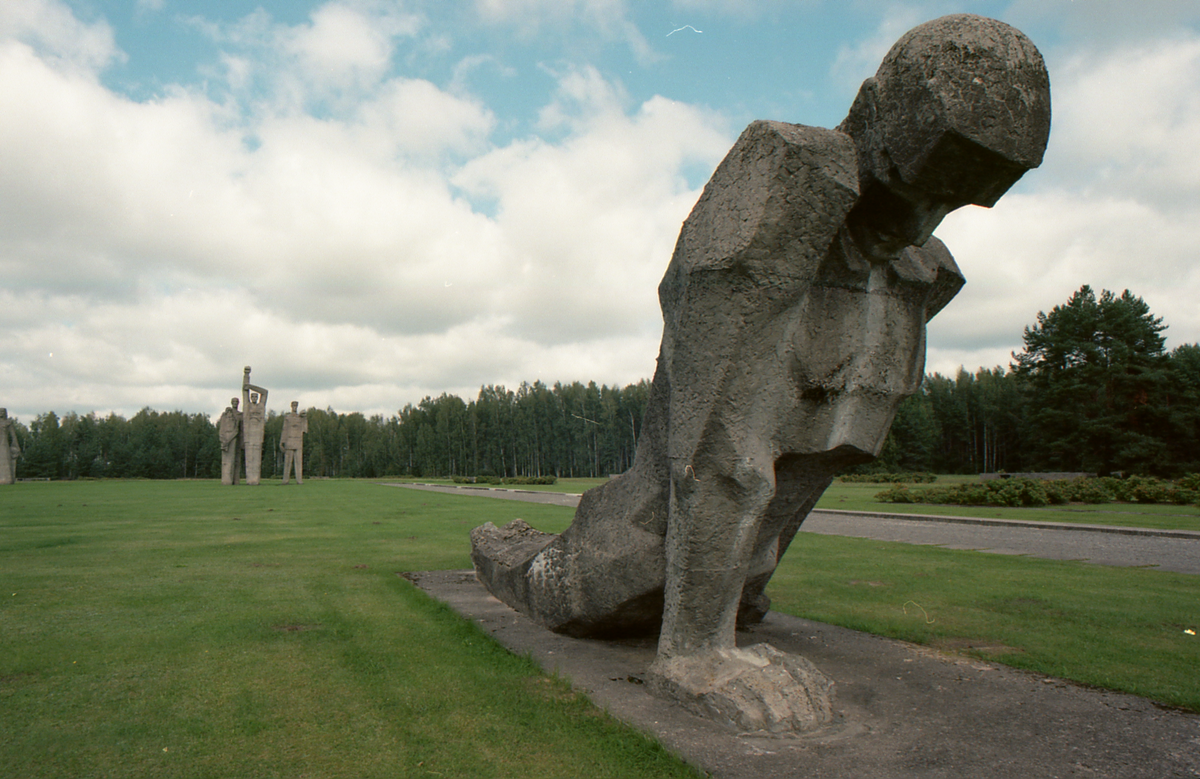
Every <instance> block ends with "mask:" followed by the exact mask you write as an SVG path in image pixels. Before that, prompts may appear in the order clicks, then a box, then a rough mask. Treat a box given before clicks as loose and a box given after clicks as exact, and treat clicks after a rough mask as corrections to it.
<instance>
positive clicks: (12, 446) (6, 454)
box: [0, 408, 21, 484]
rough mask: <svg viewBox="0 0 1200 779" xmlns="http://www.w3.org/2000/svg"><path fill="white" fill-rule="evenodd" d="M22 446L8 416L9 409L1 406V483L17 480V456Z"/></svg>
mask: <svg viewBox="0 0 1200 779" xmlns="http://www.w3.org/2000/svg"><path fill="white" fill-rule="evenodd" d="M20 456H21V447H20V446H18V445H17V431H16V429H15V426H14V425H13V421H12V420H11V419H9V418H8V409H6V408H0V484H13V483H15V482H16V480H17V458H18V457H20Z"/></svg>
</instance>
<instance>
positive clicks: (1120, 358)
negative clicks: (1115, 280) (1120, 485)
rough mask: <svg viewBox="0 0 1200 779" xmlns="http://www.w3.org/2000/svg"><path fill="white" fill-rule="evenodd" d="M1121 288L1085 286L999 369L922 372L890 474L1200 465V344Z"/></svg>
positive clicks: (894, 435)
mask: <svg viewBox="0 0 1200 779" xmlns="http://www.w3.org/2000/svg"><path fill="white" fill-rule="evenodd" d="M1165 329H1166V325H1164V324H1163V323H1162V319H1161V318H1160V317H1156V316H1154V315H1153V314H1152V313H1151V312H1150V308H1149V306H1148V305H1147V304H1146V303H1145V301H1143V300H1142V299H1141V298H1140V297H1137V296H1135V295H1133V294H1132V293H1130V292H1129V291H1128V290H1126V291H1125V292H1124V293H1122V294H1121V295H1116V294H1114V293H1112V292H1109V291H1108V290H1104V291H1102V292H1101V293H1100V294H1099V295H1097V294H1096V293H1095V292H1094V291H1093V290H1092V289H1091V287H1089V286H1086V285H1085V286H1083V287H1082V288H1080V289H1079V291H1077V292H1076V293H1075V294H1073V295H1072V296H1071V298H1070V299H1069V300H1068V301H1067V302H1066V303H1065V304H1063V305H1059V306H1055V307H1054V309H1052V310H1051V311H1050V313H1044V312H1043V313H1039V314H1038V315H1037V321H1036V323H1035V324H1034V325H1032V326H1030V327H1026V328H1025V332H1024V335H1023V342H1024V349H1023V350H1022V351H1021V352H1018V353H1014V354H1013V362H1012V363H1011V364H1010V365H1009V368H1008V369H1007V370H1005V369H1003V368H999V367H997V368H993V369H981V370H979V371H976V372H975V373H968V372H967V371H965V370H961V369H960V370H959V372H958V374H957V375H956V376H954V377H953V378H951V377H947V376H942V375H940V374H936V373H935V374H933V375H930V376H927V377H926V379H925V381H924V383H923V385H922V387H921V391H920V392H919V393H917V394H916V395H914V396H913V397H911V398H909V399H907V400H906V401H905V402H904V403H903V404H901V406H900V408H899V409H898V411H897V414H896V421H895V423H894V424H893V426H892V432H891V434H890V436H889V438H888V441H887V443H886V444H885V446H884V450H883V453H882V455H881V457H880V461H879V463H877V464H874V467H876V468H879V469H883V470H913V471H933V472H936V473H989V472H998V471H1007V472H1009V473H1017V472H1028V471H1043V472H1045V471H1053V472H1082V473H1096V474H1100V475H1106V474H1142V475H1151V476H1160V477H1174V476H1178V475H1181V474H1185V473H1194V472H1197V471H1200V346H1198V345H1196V344H1184V345H1182V346H1179V347H1177V348H1175V349H1174V350H1172V351H1167V350H1166V349H1165V346H1164V339H1163V336H1162V331H1163V330H1165Z"/></svg>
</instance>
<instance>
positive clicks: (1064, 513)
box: [817, 476, 1200, 531]
mask: <svg viewBox="0 0 1200 779" xmlns="http://www.w3.org/2000/svg"><path fill="white" fill-rule="evenodd" d="M978 480H979V477H977V476H939V477H938V484H954V483H961V482H967V481H970V482H976V481H978ZM890 486H891V485H888V484H868V483H862V482H851V483H845V482H840V481H836V480H835V481H834V482H833V484H831V485H830V486H829V489H828V490H826V491H825V494H824V495H822V496H821V500H820V501H818V502H817V508H818V509H841V510H844V511H874V512H880V513H883V514H933V515H937V516H952V517H982V518H985V519H1022V520H1033V521H1036V522H1070V523H1082V524H1089V525H1115V526H1121V527H1146V528H1154V529H1157V530H1193V531H1200V507H1197V506H1169V505H1142V504H1134V503H1102V504H1073V505H1070V506H1047V507H1044V508H1009V507H1006V506H955V505H935V504H928V503H883V502H880V501H877V500H875V496H876V495H878V494H879V493H881V492H884V491H886V490H887V489H888V488H889V487H890ZM924 486H928V485H921V484H918V485H914V487H913V489H920V488H921V487H924Z"/></svg>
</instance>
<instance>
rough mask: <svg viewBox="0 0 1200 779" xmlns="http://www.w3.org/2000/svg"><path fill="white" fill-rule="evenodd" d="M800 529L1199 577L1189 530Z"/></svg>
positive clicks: (844, 517) (831, 525)
mask: <svg viewBox="0 0 1200 779" xmlns="http://www.w3.org/2000/svg"><path fill="white" fill-rule="evenodd" d="M389 486H402V487H409V488H412V489H425V490H431V491H434V492H445V493H451V494H457V495H475V496H479V497H487V498H499V499H502V500H520V501H526V502H531V503H548V504H552V505H557V506H568V507H574V506H576V505H578V504H579V496H578V495H572V494H564V493H560V492H536V491H533V490H514V489H503V488H484V487H449V486H441V485H421V484H393V485H389ZM801 529H802V530H803V531H804V532H809V533H822V534H825V535H838V536H855V537H858V538H874V539H877V540H880V541H900V542H902V543H907V544H930V545H937V546H945V547H947V548H950V549H975V550H978V551H981V552H992V553H995V554H1011V555H1030V556H1033V557H1043V558H1048V559H1051V560H1086V561H1088V562H1091V563H1097V564H1100V565H1115V566H1143V567H1156V568H1158V569H1159V570H1163V571H1175V572H1177V573H1188V574H1200V532H1191V531H1185V530H1147V529H1142V528H1115V527H1112V526H1103V525H1073V524H1058V523H1052V522H1031V521H1012V520H999V519H982V520H981V519H974V518H970V517H942V516H930V515H912V514H908V515H905V514H873V513H864V512H850V511H820V510H818V511H814V512H812V514H810V515H809V517H808V519H806V520H805V521H804V525H803V526H802V527H801Z"/></svg>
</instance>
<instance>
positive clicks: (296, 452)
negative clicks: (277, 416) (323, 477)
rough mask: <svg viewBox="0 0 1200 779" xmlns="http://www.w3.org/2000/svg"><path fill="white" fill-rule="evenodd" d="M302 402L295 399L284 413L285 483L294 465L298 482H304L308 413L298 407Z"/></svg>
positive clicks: (281, 446) (282, 443)
mask: <svg viewBox="0 0 1200 779" xmlns="http://www.w3.org/2000/svg"><path fill="white" fill-rule="evenodd" d="M299 406H300V404H299V403H298V402H297V401H295V400H293V401H292V410H291V411H289V412H288V413H286V414H284V415H283V434H282V435H280V436H279V448H280V449H282V450H283V483H284V484H287V483H288V479H289V478H291V472H292V466H293V464H294V465H295V468H296V483H297V484H303V483H304V478H303V477H304V434H305V433H307V432H308V415H307V414H306V413H305V412H303V411H297V410H296V409H297V408H298V407H299Z"/></svg>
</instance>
